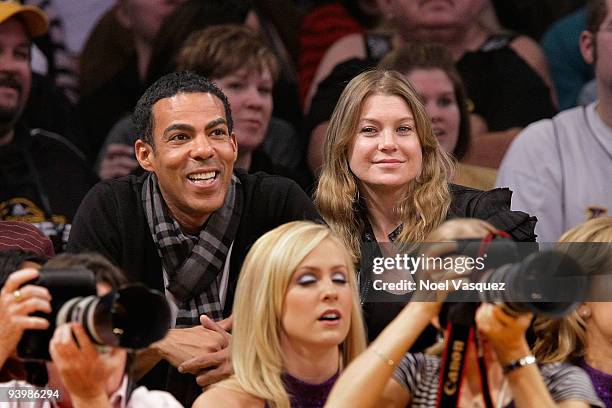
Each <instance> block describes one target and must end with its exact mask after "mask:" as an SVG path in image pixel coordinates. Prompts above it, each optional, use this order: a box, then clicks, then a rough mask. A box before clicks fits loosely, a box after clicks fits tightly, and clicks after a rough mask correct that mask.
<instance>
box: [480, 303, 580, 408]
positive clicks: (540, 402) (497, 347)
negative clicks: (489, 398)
mask: <svg viewBox="0 0 612 408" xmlns="http://www.w3.org/2000/svg"><path fill="white" fill-rule="evenodd" d="M531 319H532V315H531V314H522V315H519V316H517V317H514V316H510V315H508V314H506V313H505V312H504V311H503V310H502V308H501V307H500V306H495V305H493V304H491V303H484V304H482V305H481V306H480V307H479V308H478V311H477V312H476V327H477V328H478V331H479V333H481V334H482V335H484V336H485V338H486V341H487V342H489V343H490V344H491V346H492V347H493V350H494V351H495V354H496V356H497V359H498V360H499V362H500V363H501V365H502V366H506V365H508V364H509V363H511V362H514V361H517V360H519V359H522V358H525V357H527V356H529V355H530V354H531V350H530V349H529V344H528V343H527V339H526V338H525V332H526V331H527V328H528V327H529V324H530V322H531ZM505 377H506V379H507V380H508V384H509V385H510V389H511V391H512V396H513V398H514V405H515V406H516V407H517V408H527V407H543V408H546V407H556V406H558V405H557V404H556V403H555V401H553V399H552V397H551V395H550V393H549V392H548V388H547V387H546V384H545V383H544V380H543V379H542V375H541V374H540V370H539V369H538V366H537V365H536V364H527V365H523V366H519V367H516V368H514V369H513V370H512V371H510V372H509V373H507V374H505ZM561 404H562V405H563V406H566V407H569V406H572V407H586V406H589V405H588V404H587V403H586V401H563V402H562V403H561ZM561 404H559V405H561Z"/></svg>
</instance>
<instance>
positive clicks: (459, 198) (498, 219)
mask: <svg viewBox="0 0 612 408" xmlns="http://www.w3.org/2000/svg"><path fill="white" fill-rule="evenodd" d="M450 190H451V195H452V202H451V208H450V209H449V216H448V218H478V219H481V220H485V221H487V222H489V223H491V224H492V225H493V226H494V227H496V228H498V229H500V230H502V231H506V232H507V233H509V234H510V235H511V236H512V238H514V239H515V240H516V241H528V242H532V241H535V232H534V230H535V224H536V221H537V219H536V218H535V217H532V216H530V215H529V214H527V213H524V212H522V211H512V210H510V203H511V200H512V191H511V190H510V189H508V188H495V189H492V190H489V191H481V190H476V189H473V188H469V187H464V186H459V185H456V184H451V185H450Z"/></svg>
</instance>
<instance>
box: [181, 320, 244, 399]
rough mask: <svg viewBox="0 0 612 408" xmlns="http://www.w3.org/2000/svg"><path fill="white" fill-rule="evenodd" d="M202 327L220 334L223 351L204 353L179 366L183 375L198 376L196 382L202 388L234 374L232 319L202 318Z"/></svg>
mask: <svg viewBox="0 0 612 408" xmlns="http://www.w3.org/2000/svg"><path fill="white" fill-rule="evenodd" d="M200 322H201V323H202V326H203V327H205V328H206V329H208V330H213V331H215V332H217V333H219V334H220V335H221V336H223V338H224V343H223V344H224V346H223V348H222V349H221V350H219V351H217V352H213V353H204V354H201V355H199V356H197V357H194V358H192V359H190V360H188V361H185V362H184V363H183V364H181V365H180V366H179V371H180V372H182V373H192V374H196V375H197V377H196V381H197V383H198V385H199V386H200V387H206V386H208V385H210V384H214V383H216V382H218V381H221V380H222V379H224V378H226V377H229V376H230V375H232V373H233V369H232V364H231V362H230V351H231V348H230V343H231V339H232V336H231V334H229V333H228V331H229V330H231V327H232V317H231V316H230V317H228V318H227V319H224V320H221V321H220V322H219V323H216V322H214V321H213V320H212V319H210V318H209V317H208V316H205V315H202V316H200Z"/></svg>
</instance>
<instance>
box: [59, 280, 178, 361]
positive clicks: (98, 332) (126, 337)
mask: <svg viewBox="0 0 612 408" xmlns="http://www.w3.org/2000/svg"><path fill="white" fill-rule="evenodd" d="M68 322H78V323H81V325H82V326H83V327H84V328H85V331H86V332H87V334H88V335H89V337H90V338H91V339H92V341H93V342H94V343H96V344H99V345H107V346H112V347H122V348H129V349H139V348H145V347H147V346H149V345H150V344H151V343H153V342H156V341H158V340H161V339H162V338H164V336H165V335H166V333H167V332H168V330H169V329H170V307H169V306H168V302H167V300H166V298H165V296H164V295H162V294H161V293H160V292H158V291H156V290H152V289H149V288H147V287H145V286H143V285H140V284H132V285H128V286H125V287H123V288H121V289H119V290H117V291H113V292H110V293H108V294H107V295H105V296H102V297H96V296H88V297H81V298H74V299H71V300H70V301H68V302H66V303H65V304H64V305H63V306H62V308H61V310H60V311H59V312H58V314H57V324H58V325H60V324H63V323H68Z"/></svg>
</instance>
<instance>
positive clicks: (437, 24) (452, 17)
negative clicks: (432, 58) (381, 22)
mask: <svg viewBox="0 0 612 408" xmlns="http://www.w3.org/2000/svg"><path fill="white" fill-rule="evenodd" d="M381 1H382V3H383V4H385V6H384V7H385V8H386V10H387V11H386V14H387V16H388V17H389V16H390V17H391V18H392V19H393V20H394V22H395V23H396V24H397V25H398V27H399V28H400V29H401V27H406V28H410V29H413V28H417V29H418V28H423V29H443V28H445V27H448V28H453V27H464V26H465V27H467V26H468V25H469V24H473V23H475V20H476V18H477V17H478V15H479V14H480V12H481V11H482V9H483V8H484V6H485V5H486V1H487V0H381Z"/></svg>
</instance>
